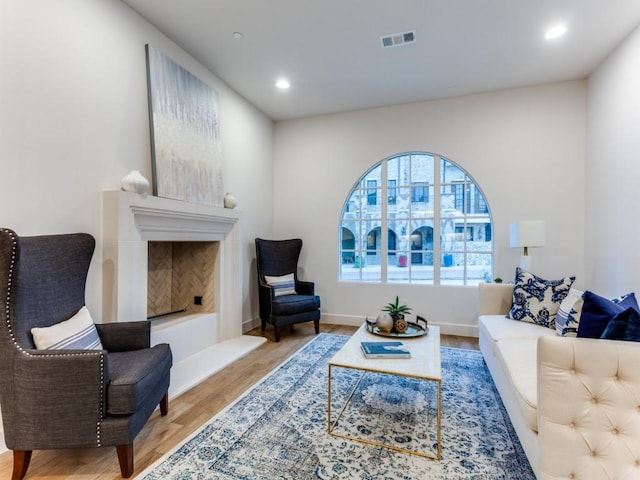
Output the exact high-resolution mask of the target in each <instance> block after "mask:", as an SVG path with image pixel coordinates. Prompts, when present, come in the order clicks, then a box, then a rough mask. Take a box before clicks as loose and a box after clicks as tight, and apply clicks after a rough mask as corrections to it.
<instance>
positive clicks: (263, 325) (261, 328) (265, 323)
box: [260, 319, 267, 332]
mask: <svg viewBox="0 0 640 480" xmlns="http://www.w3.org/2000/svg"><path fill="white" fill-rule="evenodd" d="M265 328H267V322H265V321H264V320H262V319H260V330H262V331H263V332H264V330H265Z"/></svg>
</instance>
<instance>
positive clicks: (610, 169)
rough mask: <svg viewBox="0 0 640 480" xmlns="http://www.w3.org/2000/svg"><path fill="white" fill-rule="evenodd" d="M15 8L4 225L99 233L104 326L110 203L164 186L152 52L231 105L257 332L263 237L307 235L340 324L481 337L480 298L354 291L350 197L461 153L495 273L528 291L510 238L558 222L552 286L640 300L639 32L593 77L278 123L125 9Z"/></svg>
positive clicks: (40, 4) (6, 16)
mask: <svg viewBox="0 0 640 480" xmlns="http://www.w3.org/2000/svg"><path fill="white" fill-rule="evenodd" d="M575 8H579V6H576V7H575ZM602 8H603V9H606V8H607V6H606V2H603V7H602ZM2 10H3V13H2V20H1V21H2V28H1V32H2V33H1V34H0V35H2V48H1V50H0V51H1V55H2V60H3V65H5V68H4V71H3V75H2V91H3V108H2V114H1V115H2V126H1V128H0V131H1V132H2V142H0V145H1V146H0V148H2V155H1V158H2V172H3V175H2V180H0V182H1V186H2V200H3V205H4V207H3V209H2V226H4V227H10V228H12V229H14V230H15V231H16V232H18V234H20V235H39V234H52V233H69V232H78V231H83V232H88V233H91V234H92V235H93V236H94V237H95V238H96V240H97V245H96V251H95V254H94V256H93V261H92V265H91V268H90V270H89V277H88V281H87V298H86V301H87V306H88V307H89V309H90V311H91V312H92V314H93V315H94V319H95V320H96V321H98V322H99V321H101V312H102V311H103V305H102V304H103V280H102V279H103V245H102V241H101V239H102V238H103V219H102V211H103V210H102V209H103V205H102V202H103V192H104V191H109V190H119V189H120V180H121V178H122V177H124V176H125V175H126V174H127V173H128V172H129V171H131V170H139V171H140V172H142V173H143V174H144V175H145V176H146V177H147V178H151V153H150V142H149V121H148V105H147V82H146V70H145V56H144V46H145V44H147V43H150V44H153V45H154V46H156V47H157V48H159V49H161V50H162V51H163V52H164V53H165V54H167V55H169V56H171V57H172V58H173V59H174V60H176V61H177V62H179V63H180V64H181V65H182V66H184V67H185V68H186V69H188V70H189V71H190V72H192V73H193V74H194V75H196V76H198V77H199V78H200V79H202V80H203V81H205V82H206V83H208V84H209V85H210V86H212V87H213V88H214V89H215V90H216V91H217V92H218V95H219V109H220V118H221V137H222V145H223V158H224V165H223V178H224V185H225V190H226V191H229V192H233V194H234V195H235V197H236V198H237V200H238V207H237V210H238V211H239V212H240V216H241V218H240V220H239V225H240V232H241V233H240V244H241V267H240V269H241V272H242V274H241V279H240V281H241V284H242V308H241V321H242V323H243V325H244V327H243V330H249V329H251V328H253V327H254V326H256V325H257V324H258V323H257V322H258V304H257V291H256V288H257V287H256V277H255V275H256V274H255V250H254V245H253V239H254V238H255V237H263V238H290V237H300V238H302V239H303V240H304V248H303V253H302V257H301V261H300V269H301V270H300V271H301V275H302V276H303V277H304V278H307V279H312V280H313V281H315V283H316V288H317V293H318V294H319V295H320V296H321V298H322V315H323V320H322V321H323V322H326V323H336V324H347V325H357V324H360V323H362V321H363V318H364V315H367V314H372V313H375V312H376V311H377V310H379V308H380V307H381V306H382V303H386V301H388V300H389V301H390V300H392V298H393V297H394V296H395V295H400V297H401V298H402V299H403V300H404V301H406V303H408V304H410V305H412V306H413V308H414V309H415V310H416V311H418V312H421V313H422V314H423V315H425V316H426V317H427V318H428V319H429V321H430V322H433V323H434V324H437V325H440V326H441V329H442V332H443V333H448V334H454V335H469V336H477V324H476V318H477V313H478V294H477V289H476V288H475V287H460V288H451V287H437V286H430V287H420V286H415V285H413V286H412V285H385V284H378V285H375V284H371V285H362V284H358V283H344V282H340V281H339V280H338V274H337V269H338V258H339V240H338V233H339V232H338V225H339V219H340V214H341V209H342V206H343V204H344V201H345V199H346V197H347V195H348V193H349V191H350V189H351V188H352V186H353V184H354V182H355V181H356V180H357V179H358V178H359V177H360V176H361V175H362V174H363V173H364V172H365V171H366V170H367V169H368V168H370V167H371V166H372V165H374V164H375V163H376V162H379V161H380V160H382V159H384V158H387V157H389V156H391V155H395V154H397V153H400V152H407V151H424V152H434V153H438V154H441V155H445V156H446V157H447V158H450V159H451V160H452V161H454V162H456V163H457V164H458V165H460V166H462V167H463V168H464V169H465V170H466V171H467V172H469V173H470V174H471V175H472V176H473V178H474V179H475V180H476V181H477V183H478V184H479V185H480V186H481V187H482V189H483V192H484V194H485V196H486V198H487V201H488V204H489V207H490V210H491V217H492V224H493V228H494V260H493V266H494V268H493V274H494V276H501V277H503V278H505V279H512V278H513V272H514V266H515V265H516V264H517V262H518V256H519V254H520V252H519V251H518V250H515V249H511V248H509V238H508V225H509V224H510V223H511V222H513V221H517V220H524V219H543V220H544V221H545V223H546V231H547V238H546V244H545V246H544V247H543V248H540V249H536V250H535V252H534V262H535V268H534V270H535V271H536V272H538V273H539V274H540V275H541V276H543V277H545V278H559V277H561V276H564V275H567V274H571V275H575V276H576V286H577V287H578V288H583V289H584V288H589V289H591V290H594V291H596V292H599V293H601V294H602V295H605V296H610V297H613V296H616V295H619V294H622V293H625V292H629V291H638V290H639V289H640V278H638V274H637V273H636V272H635V269H633V268H630V266H632V265H634V264H635V263H636V262H637V261H640V258H639V256H640V253H638V250H637V248H635V241H634V240H635V237H636V236H635V235H634V233H635V232H636V230H637V229H638V226H637V225H636V222H633V219H634V214H635V207H636V203H637V201H636V198H635V195H634V193H633V192H634V191H635V189H634V187H635V186H636V182H635V175H634V174H635V173H638V172H637V170H638V169H640V167H638V166H637V165H636V163H637V162H634V160H635V159H636V158H637V157H638V156H639V155H640V136H638V135H637V132H636V130H637V125H638V123H639V120H640V119H639V118H638V114H637V112H638V111H639V110H640V93H639V92H638V89H637V85H638V84H640V70H639V69H638V62H637V58H638V57H639V56H640V29H639V28H637V24H638V19H637V18H636V20H635V25H636V28H635V29H633V30H630V31H629V32H626V33H625V34H624V35H623V36H622V37H621V38H623V37H624V38H623V40H622V41H621V43H619V44H618V45H616V46H615V48H612V49H611V50H610V51H609V52H608V53H607V54H606V55H605V56H603V58H602V61H601V62H600V63H599V64H598V65H597V66H596V67H595V68H594V69H593V71H592V72H591V73H589V74H588V75H586V76H584V77H583V78H577V79H570V80H566V81H561V82H555V83H547V84H540V85H528V86H523V87H519V88H512V89H508V90H500V91H491V92H484V93H477V94H472V95H465V96H453V97H451V98H442V99H437V100H430V101H423V102H415V103H410V104H402V105H391V106H383V107H378V108H371V109H365V110H358V111H351V112H344V113H333V114H325V115H319V116H316V117H310V118H300V119H291V120H282V121H274V120H273V119H271V118H269V117H268V116H267V115H265V114H264V113H262V112H261V111H260V110H259V109H258V108H257V107H255V106H254V105H252V104H251V103H249V102H248V101H247V100H245V99H244V98H242V97H241V96H240V95H238V94H237V93H236V92H235V91H234V89H233V85H227V84H225V83H224V82H223V81H222V80H220V78H219V77H217V76H216V75H215V73H212V72H211V71H208V70H207V69H206V68H205V67H204V66H202V65H201V64H200V63H199V62H198V61H197V60H196V59H195V58H194V57H193V56H191V55H190V54H189V53H188V51H187V49H186V48H183V47H182V46H180V45H178V44H177V43H175V42H174V41H172V40H171V39H169V38H168V37H167V36H166V35H165V34H163V33H162V32H161V31H159V30H158V29H157V28H155V27H154V26H153V25H152V24H151V23H149V22H148V21H147V20H145V19H144V18H143V17H141V16H140V15H138V14H137V13H136V12H135V11H133V10H132V9H131V8H130V7H129V6H127V5H126V4H124V3H122V2H120V1H117V0H109V1H99V2H86V1H82V0H70V1H66V2H47V1H36V2H17V1H11V2H4V3H3V5H2ZM381 33H382V32H381ZM567 61H570V59H567ZM379 299H384V300H383V302H380V301H379ZM387 299H388V300H387ZM378 303H380V305H378ZM239 310H240V309H239Z"/></svg>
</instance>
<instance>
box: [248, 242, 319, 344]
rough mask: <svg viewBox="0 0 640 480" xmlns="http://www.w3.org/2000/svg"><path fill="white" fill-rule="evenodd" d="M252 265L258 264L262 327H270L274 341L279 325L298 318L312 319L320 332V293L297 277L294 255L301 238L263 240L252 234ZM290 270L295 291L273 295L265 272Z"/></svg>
mask: <svg viewBox="0 0 640 480" xmlns="http://www.w3.org/2000/svg"><path fill="white" fill-rule="evenodd" d="M255 243H256V265H257V268H258V297H259V302H260V305H259V307H260V320H261V327H262V331H263V332H264V331H265V327H266V324H267V323H270V324H271V325H273V327H274V332H275V339H276V342H279V341H280V327H283V326H287V325H288V326H289V328H291V330H293V325H295V324H296V323H302V322H313V324H314V326H315V330H316V334H317V333H320V297H318V296H317V295H315V284H314V283H313V282H305V281H302V280H298V259H299V258H300V252H301V251H302V240H301V239H299V238H294V239H290V240H265V239H262V238H256V239H255ZM290 273H293V274H294V279H295V290H296V295H282V296H279V297H276V296H275V294H274V290H273V288H272V287H271V286H269V284H267V282H266V280H265V278H264V277H265V275H269V276H274V277H279V276H282V275H288V274H290Z"/></svg>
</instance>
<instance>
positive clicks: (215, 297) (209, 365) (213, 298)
mask: <svg viewBox="0 0 640 480" xmlns="http://www.w3.org/2000/svg"><path fill="white" fill-rule="evenodd" d="M103 209H104V212H103V214H104V215H103V267H102V271H103V302H102V304H103V308H102V321H103V322H124V321H139V320H144V319H147V317H153V316H155V315H156V314H158V313H168V311H163V312H160V311H161V310H164V309H165V307H166V306H167V305H168V308H169V311H173V310H185V311H183V312H179V313H176V314H171V315H161V316H158V317H156V318H154V319H153V320H152V324H151V342H152V344H157V343H161V342H167V343H169V344H170V345H171V349H172V351H173V356H174V367H173V369H172V377H171V383H172V385H171V388H170V391H169V393H170V394H171V395H172V396H173V395H177V394H179V393H182V392H183V391H185V390H187V389H188V388H190V387H192V386H193V385H195V384H197V383H198V382H200V381H202V380H203V379H204V378H206V377H207V376H209V375H211V374H213V373H215V371H217V370H219V369H221V368H223V367H224V366H226V365H227V364H228V363H230V362H232V361H233V360H235V359H237V358H239V357H240V356H242V355H244V354H246V353H247V352H248V351H250V350H252V349H253V348H256V347H257V346H258V345H260V344H261V343H263V342H264V339H262V338H259V337H253V336H247V335H242V283H241V282H242V279H241V276H240V271H241V265H242V261H241V258H240V255H241V248H240V245H239V235H238V227H237V222H238V220H239V217H240V215H239V213H238V212H237V211H235V210H229V209H224V208H218V207H212V206H209V205H201V204H193V203H188V202H183V201H179V200H172V199H167V198H161V197H153V196H145V197H142V196H140V195H138V194H135V193H131V192H122V191H107V192H103ZM150 246H151V249H150V248H149V247H150ZM156 250H159V251H165V252H166V251H169V252H170V253H169V254H168V255H170V257H165V260H160V263H162V262H164V263H173V262H174V261H176V262H181V261H182V259H181V257H189V256H193V255H195V256H197V257H198V259H197V260H195V263H196V264H198V263H202V262H209V263H210V265H209V267H208V269H205V272H199V273H198V275H199V276H200V277H207V280H210V282H208V283H207V285H206V286H204V284H203V285H202V286H196V287H195V289H189V288H182V287H183V286H184V283H183V282H180V281H178V282H177V283H179V284H180V285H176V289H178V290H180V289H182V290H183V291H182V292H179V295H176V297H175V298H174V299H169V300H167V299H162V300H159V297H154V298H153V299H152V300H151V302H150V301H149V298H150V295H152V294H150V292H149V290H148V285H149V283H150V280H149V279H150V277H153V276H154V275H155V274H157V273H158V272H157V271H155V272H154V269H157V268H162V265H160V267H158V265H156V264H155V263H154V262H156V260H155V259H154V260H152V261H151V272H150V271H149V263H150V261H149V253H150V251H151V253H152V256H153V254H154V252H156ZM165 254H166V253H165ZM206 255H209V259H208V260H203V258H204V256H206ZM167 258H170V259H171V260H170V262H169V261H168V260H167ZM192 262H194V261H193V260H192ZM177 269H178V273H177V275H178V276H180V277H182V276H183V275H186V274H188V273H190V272H189V270H190V266H189V263H188V262H187V263H186V264H181V265H180V266H177ZM172 277H173V274H170V277H169V280H167V278H164V279H163V280H160V283H163V284H165V285H166V284H167V282H172ZM154 281H155V280H154V279H152V280H151V283H152V284H153V282H154ZM152 288H159V287H158V286H157V285H155V286H154V285H152ZM156 294H157V292H156V293H154V294H153V295H156ZM160 295H161V296H162V294H160ZM169 295H171V294H169ZM198 297H199V298H198ZM174 307H175V308H174ZM150 312H153V313H152V314H151V315H150Z"/></svg>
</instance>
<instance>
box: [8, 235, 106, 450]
mask: <svg viewBox="0 0 640 480" xmlns="http://www.w3.org/2000/svg"><path fill="white" fill-rule="evenodd" d="M0 232H2V233H7V234H8V235H9V236H10V237H11V262H10V266H9V276H8V278H7V291H6V300H5V315H6V323H7V330H8V331H9V336H10V337H11V341H12V342H13V344H14V345H15V346H16V348H17V349H18V351H19V352H20V353H21V354H23V355H26V356H29V357H34V358H48V357H56V358H58V357H60V356H63V357H84V356H87V355H89V356H95V355H99V356H100V411H99V413H100V421H99V422H97V423H96V442H97V446H98V447H100V446H101V445H100V425H101V422H102V417H103V413H104V411H103V408H102V405H103V404H104V355H102V353H101V352H98V351H95V352H87V353H60V354H56V355H47V354H43V355H37V356H35V355H31V354H30V353H29V352H27V351H25V350H24V349H23V348H22V347H21V346H20V345H19V344H18V342H17V341H16V337H15V334H14V332H13V327H12V325H11V287H12V284H13V274H14V270H15V265H16V250H17V247H18V241H17V239H16V236H15V233H14V232H13V231H11V230H8V229H6V228H0Z"/></svg>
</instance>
